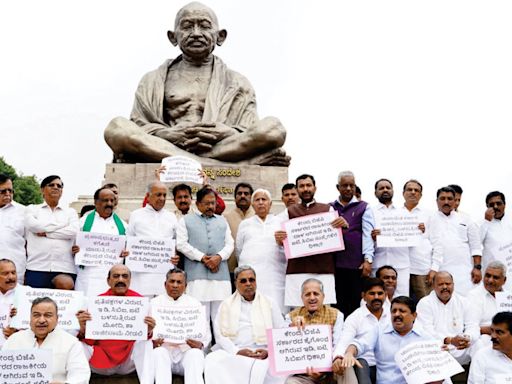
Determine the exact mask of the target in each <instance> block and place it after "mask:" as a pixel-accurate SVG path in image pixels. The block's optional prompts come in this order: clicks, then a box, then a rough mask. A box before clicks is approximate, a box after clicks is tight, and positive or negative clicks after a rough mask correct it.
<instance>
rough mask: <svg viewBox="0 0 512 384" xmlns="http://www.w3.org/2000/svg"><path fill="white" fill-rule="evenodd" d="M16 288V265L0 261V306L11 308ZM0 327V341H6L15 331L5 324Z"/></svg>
mask: <svg viewBox="0 0 512 384" xmlns="http://www.w3.org/2000/svg"><path fill="white" fill-rule="evenodd" d="M17 288H18V278H17V274H16V265H15V264H14V262H13V261H12V260H8V259H0V306H3V307H7V308H12V305H13V303H14V295H15V294H16V289H17ZM0 325H1V329H2V333H1V334H0V339H2V338H3V339H6V338H8V337H9V336H11V335H12V334H13V333H14V332H16V331H17V329H15V328H12V327H9V326H8V325H7V323H3V324H0Z"/></svg>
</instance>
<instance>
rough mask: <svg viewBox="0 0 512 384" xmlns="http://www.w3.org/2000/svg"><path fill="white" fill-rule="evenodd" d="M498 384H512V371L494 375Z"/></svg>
mask: <svg viewBox="0 0 512 384" xmlns="http://www.w3.org/2000/svg"><path fill="white" fill-rule="evenodd" d="M494 382H495V383H496V384H512V373H500V374H497V375H495V376H494Z"/></svg>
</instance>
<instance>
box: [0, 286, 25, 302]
mask: <svg viewBox="0 0 512 384" xmlns="http://www.w3.org/2000/svg"><path fill="white" fill-rule="evenodd" d="M19 286H20V285H19V284H17V285H16V286H15V287H14V288H13V289H11V290H9V291H7V292H5V293H2V292H0V305H8V306H11V305H12V304H13V302H14V295H15V294H16V289H17V288H18V287H19Z"/></svg>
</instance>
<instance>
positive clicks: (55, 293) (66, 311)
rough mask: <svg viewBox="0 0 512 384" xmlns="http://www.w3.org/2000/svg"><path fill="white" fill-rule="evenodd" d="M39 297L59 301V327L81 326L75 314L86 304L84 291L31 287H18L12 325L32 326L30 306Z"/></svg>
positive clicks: (17, 326)
mask: <svg viewBox="0 0 512 384" xmlns="http://www.w3.org/2000/svg"><path fill="white" fill-rule="evenodd" d="M38 297H49V298H50V299H52V300H53V301H55V302H56V303H57V308H58V310H59V311H58V313H59V323H58V326H59V327H61V328H63V329H78V328H80V326H79V324H78V320H77V318H76V316H75V315H76V313H77V312H78V310H80V309H82V308H83V307H84V304H85V298H84V294H83V293H82V292H80V291H65V290H63V289H46V288H30V287H24V288H23V289H16V293H15V294H14V307H15V308H16V316H14V317H13V318H12V320H11V327H13V328H18V329H26V328H30V308H31V306H32V302H33V301H34V300H35V299H37V298H38Z"/></svg>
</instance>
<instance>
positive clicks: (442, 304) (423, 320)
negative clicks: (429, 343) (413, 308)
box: [417, 271, 480, 364]
mask: <svg viewBox="0 0 512 384" xmlns="http://www.w3.org/2000/svg"><path fill="white" fill-rule="evenodd" d="M417 312H418V324H419V325H421V326H422V327H423V329H424V330H425V331H426V332H428V333H430V334H431V335H432V336H434V337H435V338H436V339H439V340H442V341H443V344H445V345H448V346H453V347H454V349H452V348H450V349H449V350H448V351H449V352H450V353H451V355H452V356H453V357H454V358H455V359H456V360H457V361H458V362H459V363H460V364H467V363H469V361H470V360H471V355H472V354H473V351H474V348H473V347H474V346H475V345H476V342H477V341H478V339H479V337H480V328H479V326H478V319H477V317H476V315H475V313H474V311H473V308H472V306H471V303H470V302H469V300H468V299H467V298H465V297H463V296H461V295H459V294H458V293H455V292H454V286H453V278H452V276H451V275H450V274H449V273H448V272H445V271H439V272H438V273H437V274H436V276H435V277H434V291H432V292H431V293H430V294H429V295H428V296H425V297H424V298H423V299H421V300H420V301H419V303H418V309H417Z"/></svg>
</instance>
